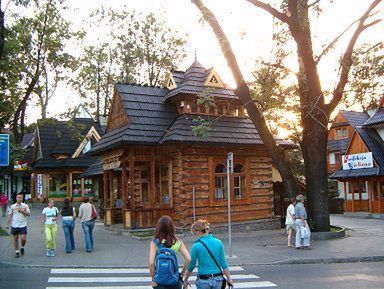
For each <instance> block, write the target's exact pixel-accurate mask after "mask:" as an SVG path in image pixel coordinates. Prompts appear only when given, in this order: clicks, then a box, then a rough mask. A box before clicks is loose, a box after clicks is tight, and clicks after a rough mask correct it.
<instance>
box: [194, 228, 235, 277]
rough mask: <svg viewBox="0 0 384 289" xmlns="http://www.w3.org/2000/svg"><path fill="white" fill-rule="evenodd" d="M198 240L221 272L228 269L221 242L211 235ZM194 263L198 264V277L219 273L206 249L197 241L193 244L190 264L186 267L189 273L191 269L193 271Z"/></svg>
mask: <svg viewBox="0 0 384 289" xmlns="http://www.w3.org/2000/svg"><path fill="white" fill-rule="evenodd" d="M198 240H200V241H202V242H203V243H204V244H205V245H206V246H207V247H208V248H209V250H210V251H211V253H212V255H213V256H214V257H215V259H216V261H217V263H219V265H220V266H221V268H222V269H223V270H225V269H227V268H228V264H227V260H225V255H224V246H223V242H221V241H220V240H219V239H216V238H215V237H214V236H213V235H211V234H210V235H207V236H203V237H201V238H199V239H198ZM196 261H198V262H199V268H198V271H199V274H200V275H207V274H216V273H220V269H219V268H217V265H216V264H215V261H213V260H212V257H211V256H210V255H209V253H208V251H207V249H206V248H205V247H204V245H203V244H201V243H200V242H198V241H196V242H195V243H194V244H193V246H192V249H191V263H190V264H189V266H188V271H189V272H192V271H193V269H195V267H196Z"/></svg>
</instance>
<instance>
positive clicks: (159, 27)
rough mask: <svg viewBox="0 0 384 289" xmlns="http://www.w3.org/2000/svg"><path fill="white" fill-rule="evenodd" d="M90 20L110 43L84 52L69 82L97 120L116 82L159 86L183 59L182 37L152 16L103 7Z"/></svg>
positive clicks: (104, 111) (89, 48) (106, 106)
mask: <svg viewBox="0 0 384 289" xmlns="http://www.w3.org/2000/svg"><path fill="white" fill-rule="evenodd" d="M91 18H92V21H91V23H90V24H89V25H90V26H92V27H103V28H104V29H105V28H106V27H107V28H108V27H109V29H110V30H109V31H108V36H110V40H108V41H107V42H108V43H106V42H105V43H100V44H99V45H96V46H87V47H85V49H84V52H83V53H82V55H81V56H80V58H79V60H78V66H79V67H80V68H79V70H78V71H77V73H76V77H75V79H74V80H72V81H71V83H72V85H73V87H74V88H75V89H76V90H77V91H78V92H79V94H80V96H81V97H82V99H83V100H88V101H87V102H86V103H85V104H86V105H87V106H88V107H90V108H91V109H93V110H94V111H95V116H96V118H97V119H98V117H99V116H100V115H107V113H108V112H107V110H108V108H109V105H110V99H111V97H112V95H111V92H112V89H113V85H114V84H115V83H116V82H122V83H136V84H148V85H151V86H161V85H162V84H163V82H164V81H165V77H166V73H167V72H168V71H169V70H171V69H172V68H173V67H176V66H178V65H179V64H180V63H181V61H182V60H183V59H184V58H185V56H186V54H185V43H186V40H185V39H184V37H183V36H180V35H179V34H178V33H177V31H174V30H173V29H171V28H170V27H169V26H168V25H167V23H166V22H165V21H163V20H159V19H158V18H156V17H155V15H154V14H153V13H151V14H148V15H145V16H144V15H142V14H138V13H136V12H135V11H133V12H130V11H129V10H128V9H125V10H124V11H123V12H119V13H118V12H115V11H113V10H112V9H110V10H105V9H103V8H102V9H99V10H96V11H95V12H93V13H92V14H91Z"/></svg>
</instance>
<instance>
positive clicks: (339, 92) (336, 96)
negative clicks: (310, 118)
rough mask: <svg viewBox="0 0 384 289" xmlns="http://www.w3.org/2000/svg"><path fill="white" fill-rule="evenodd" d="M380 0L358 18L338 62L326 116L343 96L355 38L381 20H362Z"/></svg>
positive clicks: (366, 17) (351, 61)
mask: <svg viewBox="0 0 384 289" xmlns="http://www.w3.org/2000/svg"><path fill="white" fill-rule="evenodd" d="M381 1H382V0H375V1H373V2H372V4H371V5H370V6H369V7H368V9H367V10H366V11H365V13H364V14H363V16H362V17H361V18H360V21H359V24H358V26H357V28H356V30H355V32H354V33H353V35H352V37H351V39H350V41H349V44H348V46H347V49H346V50H345V52H344V55H343V58H342V60H341V64H340V66H341V73H340V78H339V82H338V84H337V86H336V88H335V90H334V91H333V98H332V100H331V101H330V103H329V104H327V106H326V113H327V115H328V116H329V115H330V114H331V113H332V111H333V110H334V109H335V108H336V106H337V105H338V104H339V102H340V100H341V98H342V97H343V93H344V88H345V86H346V84H347V83H348V74H349V71H350V70H351V66H352V63H353V60H352V54H353V51H354V48H355V44H356V42H357V39H358V38H359V36H360V35H361V33H362V32H363V31H364V30H365V29H367V28H369V27H371V26H373V25H376V24H377V23H379V22H380V21H381V19H377V20H374V21H372V22H371V23H369V24H364V22H365V21H366V20H367V19H368V18H369V17H370V16H371V12H372V11H373V9H375V8H376V7H377V5H379V4H380V2H381Z"/></svg>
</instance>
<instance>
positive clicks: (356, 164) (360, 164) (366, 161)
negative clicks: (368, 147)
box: [343, 152, 373, 170]
mask: <svg viewBox="0 0 384 289" xmlns="http://www.w3.org/2000/svg"><path fill="white" fill-rule="evenodd" d="M372 167H373V157H372V153H371V152H369V153H362V154H354V155H345V156H343V170H358V169H366V168H372Z"/></svg>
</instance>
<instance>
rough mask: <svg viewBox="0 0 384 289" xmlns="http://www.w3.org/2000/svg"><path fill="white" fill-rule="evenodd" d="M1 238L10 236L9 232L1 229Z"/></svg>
mask: <svg viewBox="0 0 384 289" xmlns="http://www.w3.org/2000/svg"><path fill="white" fill-rule="evenodd" d="M0 236H9V234H8V233H7V231H5V230H4V229H3V228H1V227H0Z"/></svg>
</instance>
